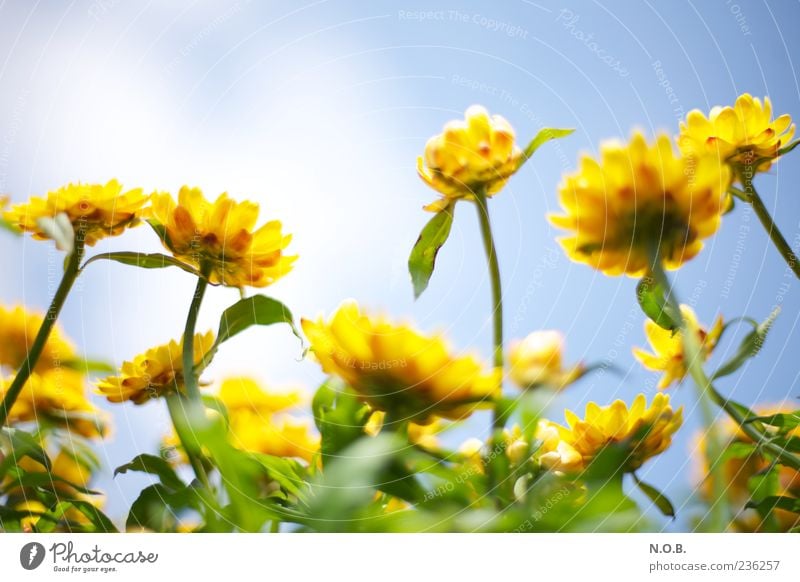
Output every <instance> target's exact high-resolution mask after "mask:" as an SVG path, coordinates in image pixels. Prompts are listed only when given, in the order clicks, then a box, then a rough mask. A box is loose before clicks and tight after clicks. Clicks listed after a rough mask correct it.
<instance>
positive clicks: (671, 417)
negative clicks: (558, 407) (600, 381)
mask: <svg viewBox="0 0 800 582" xmlns="http://www.w3.org/2000/svg"><path fill="white" fill-rule="evenodd" d="M565 416H566V419H567V423H568V428H565V427H563V426H560V425H558V424H554V423H552V422H550V421H548V420H541V421H539V426H538V427H537V435H536V436H537V438H538V439H540V440H541V441H542V445H541V447H540V449H539V451H538V454H539V461H540V462H541V463H542V465H543V466H545V467H547V468H549V469H553V470H558V471H568V472H573V471H580V470H582V469H585V468H586V467H587V466H588V465H589V463H591V461H592V460H593V459H594V458H595V457H596V456H597V455H598V454H599V453H600V452H601V451H602V450H603V449H604V448H605V447H607V446H609V445H617V446H621V447H624V448H625V449H624V450H626V451H627V460H626V463H625V466H624V467H622V469H623V470H624V471H626V472H630V471H635V470H636V469H638V468H639V467H641V466H642V464H643V463H644V462H645V461H647V460H648V459H650V458H651V457H654V456H656V455H658V454H660V453H662V452H663V451H664V450H666V449H667V447H669V445H670V444H671V443H672V435H673V434H675V432H676V431H677V430H678V429H679V428H680V426H681V424H682V423H683V408H682V407H681V408H679V409H678V410H677V411H675V412H673V410H672V406H670V403H669V396H667V395H666V394H662V393H659V394H656V395H655V397H653V402H652V404H651V405H650V407H649V408H647V403H646V400H645V396H644V394H639V395H638V396H637V397H636V398H635V399H634V401H633V404H632V405H631V407H630V409H629V408H628V406H627V405H626V404H625V403H624V402H623V401H622V400H616V401H615V402H614V403H612V404H611V405H609V406H605V407H600V406H598V405H597V404H595V403H594V402H590V403H589V404H588V405H587V406H586V417H585V419H581V418H579V417H578V416H577V415H576V414H575V413H574V412H572V411H571V410H567V411H566V412H565Z"/></svg>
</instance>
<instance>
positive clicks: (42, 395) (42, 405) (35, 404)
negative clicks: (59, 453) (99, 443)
mask: <svg viewBox="0 0 800 582" xmlns="http://www.w3.org/2000/svg"><path fill="white" fill-rule="evenodd" d="M11 382H12V378H7V379H4V378H0V398H2V397H3V396H5V392H6V390H7V389H8V387H9V386H10V385H11ZM8 421H9V424H11V425H14V424H19V423H26V422H38V423H42V424H43V423H47V424H53V425H56V426H60V427H63V428H66V429H67V430H70V431H72V432H74V433H76V434H80V435H82V436H84V437H87V438H93V437H100V436H104V434H105V433H106V429H107V421H106V418H105V416H104V415H103V414H102V413H100V412H99V411H98V409H97V408H96V407H95V406H94V405H93V404H92V403H91V402H89V400H88V399H87V398H86V391H85V385H84V378H83V375H82V374H80V373H79V372H76V371H74V370H69V369H66V368H65V369H55V370H50V371H47V372H44V373H42V374H39V373H36V372H34V373H33V374H31V377H30V378H28V381H27V382H26V383H25V384H24V385H23V387H22V390H21V391H20V393H19V396H18V397H17V400H16V401H15V402H14V405H13V406H12V407H11V410H10V411H9V415H8Z"/></svg>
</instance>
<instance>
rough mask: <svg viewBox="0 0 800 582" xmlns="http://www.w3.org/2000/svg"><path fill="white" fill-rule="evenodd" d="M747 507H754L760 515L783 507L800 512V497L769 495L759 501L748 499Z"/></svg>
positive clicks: (785, 509) (786, 509)
mask: <svg viewBox="0 0 800 582" xmlns="http://www.w3.org/2000/svg"><path fill="white" fill-rule="evenodd" d="M745 507H747V508H748V509H755V510H756V511H758V513H760V514H761V515H765V514H767V513H769V512H770V511H773V510H775V509H783V510H784V511H791V512H792V513H800V499H797V498H796V497H784V496H780V495H770V496H768V497H765V498H764V499H762V500H761V501H753V500H750V501H748V502H747V505H746V506H745Z"/></svg>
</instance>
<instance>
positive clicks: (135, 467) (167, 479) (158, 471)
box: [114, 454, 186, 491]
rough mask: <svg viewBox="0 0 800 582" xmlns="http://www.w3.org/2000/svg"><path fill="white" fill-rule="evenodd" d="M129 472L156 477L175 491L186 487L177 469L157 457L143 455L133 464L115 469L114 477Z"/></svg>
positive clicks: (136, 458)
mask: <svg viewBox="0 0 800 582" xmlns="http://www.w3.org/2000/svg"><path fill="white" fill-rule="evenodd" d="M128 471H135V472H139V473H148V474H150V475H156V476H157V477H158V478H159V479H160V480H161V483H162V484H163V485H165V486H166V487H168V488H169V489H171V490H173V491H178V490H180V489H183V488H184V487H186V485H185V483H184V482H183V481H182V480H181V478H180V477H178V474H177V473H176V472H175V469H173V468H172V465H170V464H169V462H168V461H166V460H165V459H162V458H161V457H157V456H155V455H147V454H142V455H138V456H136V457H134V458H133V460H132V461H131V462H129V463H126V464H124V465H120V466H119V467H117V468H116V469H114V477H116V476H117V475H119V474H121V473H127V472H128Z"/></svg>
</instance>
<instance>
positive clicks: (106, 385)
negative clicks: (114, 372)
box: [97, 331, 214, 404]
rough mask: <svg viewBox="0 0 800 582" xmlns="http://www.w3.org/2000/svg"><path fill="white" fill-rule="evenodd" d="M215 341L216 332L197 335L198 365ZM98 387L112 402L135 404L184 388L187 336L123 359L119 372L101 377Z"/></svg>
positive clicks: (195, 353) (196, 358)
mask: <svg viewBox="0 0 800 582" xmlns="http://www.w3.org/2000/svg"><path fill="white" fill-rule="evenodd" d="M213 345H214V334H213V332H210V331H209V332H206V333H205V334H199V333H198V334H196V335H195V336H194V363H195V365H196V364H199V363H200V362H201V361H202V360H203V358H204V357H205V355H206V354H207V353H208V352H209V351H210V350H211V347H212V346H213ZM97 389H98V393H99V394H102V395H103V396H105V397H106V398H107V399H108V400H109V402H125V401H126V400H130V401H131V402H133V403H134V404H144V403H145V402H147V401H148V400H150V399H151V398H158V397H160V396H166V395H167V394H172V393H175V392H180V391H183V389H184V384H183V339H181V341H180V342H177V341H175V340H172V341H170V342H169V343H168V344H165V345H162V346H158V347H155V348H150V349H149V350H147V351H146V352H145V353H143V354H139V355H138V356H136V357H135V358H134V359H133V360H131V361H129V362H123V364H122V368H121V369H120V373H119V375H118V376H109V377H108V378H106V379H104V380H101V381H99V382H98V383H97Z"/></svg>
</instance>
